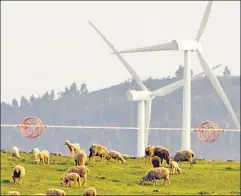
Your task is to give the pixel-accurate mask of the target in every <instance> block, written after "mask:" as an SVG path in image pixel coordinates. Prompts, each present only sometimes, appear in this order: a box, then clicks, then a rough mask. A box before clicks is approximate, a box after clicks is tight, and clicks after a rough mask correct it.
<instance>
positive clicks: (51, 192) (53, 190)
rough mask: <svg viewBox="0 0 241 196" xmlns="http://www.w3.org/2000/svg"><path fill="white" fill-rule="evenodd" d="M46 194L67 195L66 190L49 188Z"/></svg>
mask: <svg viewBox="0 0 241 196" xmlns="http://www.w3.org/2000/svg"><path fill="white" fill-rule="evenodd" d="M46 195H54V196H57V195H58V196H62V195H66V194H65V192H64V191H63V190H61V189H48V190H47V191H46Z"/></svg>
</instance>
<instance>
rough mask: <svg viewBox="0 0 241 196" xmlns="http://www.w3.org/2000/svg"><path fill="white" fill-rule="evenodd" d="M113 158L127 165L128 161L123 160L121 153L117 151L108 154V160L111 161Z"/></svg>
mask: <svg viewBox="0 0 241 196" xmlns="http://www.w3.org/2000/svg"><path fill="white" fill-rule="evenodd" d="M111 158H112V159H115V160H116V161H117V162H119V161H121V162H122V163H126V160H125V159H124V158H123V156H122V155H121V153H119V152H117V151H111V152H109V153H108V155H107V156H106V159H107V160H110V159H111Z"/></svg>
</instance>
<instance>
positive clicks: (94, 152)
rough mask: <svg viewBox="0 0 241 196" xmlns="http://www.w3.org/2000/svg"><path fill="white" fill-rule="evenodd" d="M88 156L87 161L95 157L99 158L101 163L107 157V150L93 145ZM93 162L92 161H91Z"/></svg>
mask: <svg viewBox="0 0 241 196" xmlns="http://www.w3.org/2000/svg"><path fill="white" fill-rule="evenodd" d="M89 150H90V154H89V160H91V158H93V157H95V156H99V157H101V162H102V161H103V158H105V157H106V156H107V155H108V150H107V148H106V147H105V146H102V145H99V144H93V145H92V146H91V147H90V149H89ZM92 160H93V162H94V159H92Z"/></svg>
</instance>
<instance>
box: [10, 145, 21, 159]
mask: <svg viewBox="0 0 241 196" xmlns="http://www.w3.org/2000/svg"><path fill="white" fill-rule="evenodd" d="M11 155H12V158H13V157H15V158H18V159H20V155H19V150H18V147H17V146H14V147H13V148H12V152H11Z"/></svg>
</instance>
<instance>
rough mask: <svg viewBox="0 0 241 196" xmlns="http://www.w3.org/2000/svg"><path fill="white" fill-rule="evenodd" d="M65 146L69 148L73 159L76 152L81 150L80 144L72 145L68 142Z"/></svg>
mask: <svg viewBox="0 0 241 196" xmlns="http://www.w3.org/2000/svg"><path fill="white" fill-rule="evenodd" d="M64 144H65V145H66V146H67V147H68V148H69V151H70V157H73V156H74V153H75V152H76V150H77V149H80V145H79V144H78V143H70V141H68V140H66V141H65V143H64Z"/></svg>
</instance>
